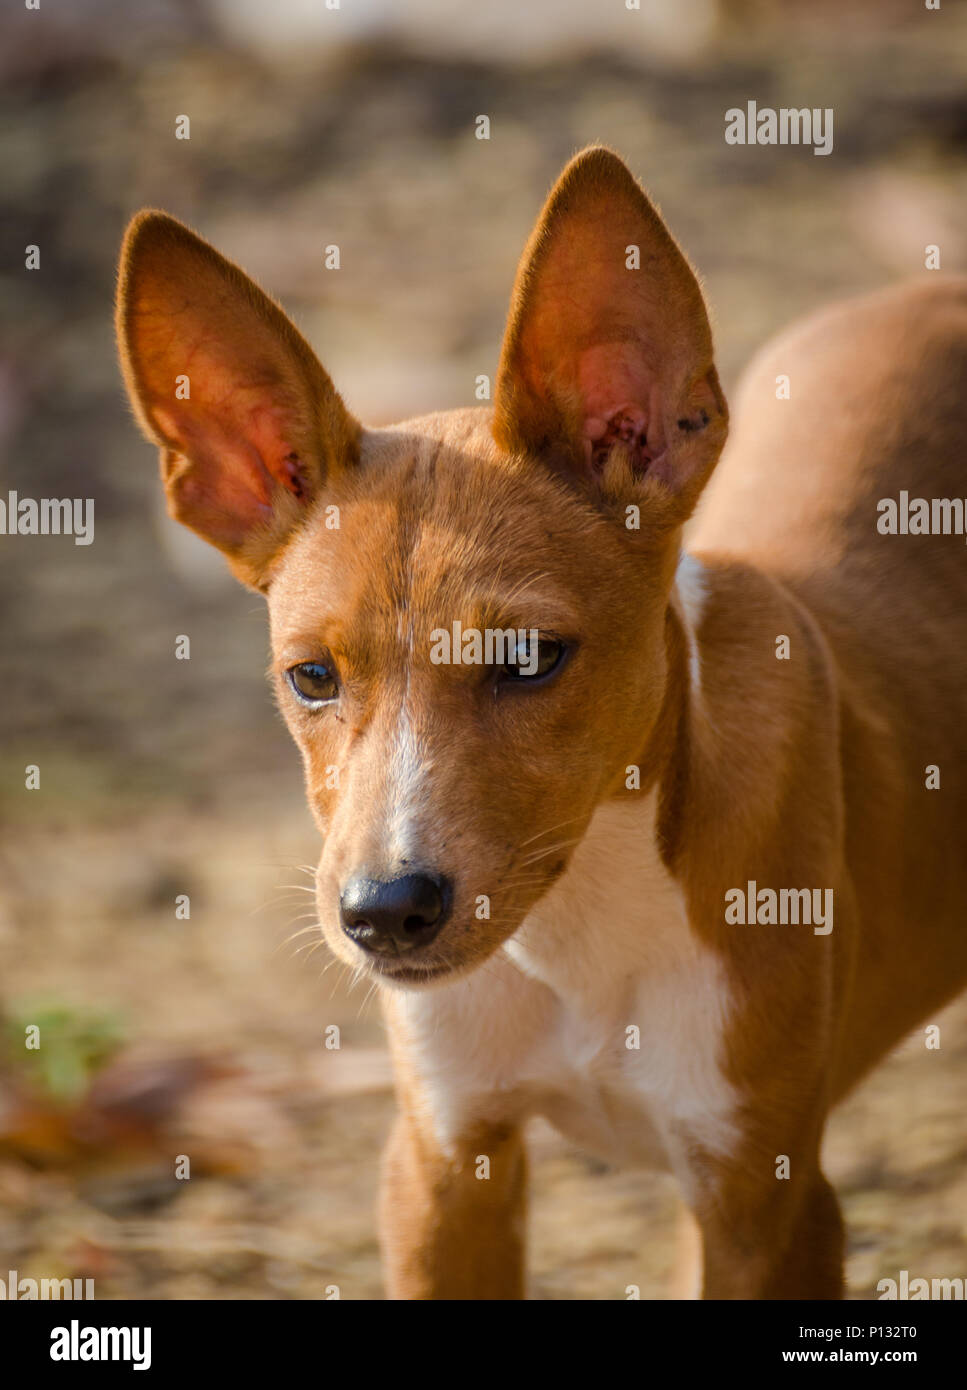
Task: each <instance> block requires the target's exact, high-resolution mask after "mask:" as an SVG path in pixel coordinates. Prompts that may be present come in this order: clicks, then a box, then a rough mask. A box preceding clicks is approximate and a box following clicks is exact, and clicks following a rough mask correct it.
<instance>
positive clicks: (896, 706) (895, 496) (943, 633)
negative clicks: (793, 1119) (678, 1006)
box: [692, 276, 967, 1088]
mask: <svg viewBox="0 0 967 1390" xmlns="http://www.w3.org/2000/svg"><path fill="white" fill-rule="evenodd" d="M965 388H967V279H964V278H954V277H944V278H941V277H939V276H936V277H928V278H927V279H926V280H924V281H921V282H917V283H912V284H907V285H904V286H901V287H899V288H895V289H890V290H887V291H884V292H881V293H877V294H874V295H870V296H868V297H866V298H864V299H860V300H853V301H850V302H848V303H846V304H843V305H838V306H836V307H834V308H832V309H829V310H826V311H824V312H822V313H819V314H817V315H815V316H813V317H812V318H810V319H808V320H807V321H806V322H804V323H802V324H800V325H797V326H796V327H795V328H794V329H792V330H791V331H789V332H788V333H786V334H784V335H783V336H781V337H780V338H778V339H776V340H775V342H774V343H772V344H770V345H769V346H768V347H767V348H766V349H765V350H764V351H763V352H762V353H761V354H760V355H759V357H758V358H757V359H756V361H755V362H754V363H753V364H752V366H751V367H750V369H749V371H748V372H747V374H746V377H745V380H744V383H743V387H742V390H741V392H740V394H739V399H738V405H737V408H736V410H735V412H734V415H733V424H732V431H731V437H730V440H729V443H728V445H727V447H726V450H725V452H724V454H723V457H722V459H721V461H720V463H719V466H718V468H717V470H716V473H715V475H714V477H713V479H712V482H711V484H710V486H709V488H708V490H707V493H706V498H705V502H704V505H703V509H702V511H701V514H700V516H699V518H698V520H697V522H696V526H695V533H694V536H693V539H692V545H693V546H694V547H695V548H696V549H698V550H700V551H706V550H707V551H710V552H714V553H716V554H718V555H722V556H725V555H728V556H733V557H735V558H736V559H740V560H741V561H743V562H744V561H749V562H751V563H752V564H754V565H756V566H757V568H759V569H760V570H763V571H765V572H767V573H769V574H771V575H773V576H775V577H776V578H777V579H779V580H780V581H781V582H782V583H783V584H784V585H786V586H787V587H788V588H789V589H790V590H791V591H792V592H793V593H794V594H795V595H796V596H797V597H798V598H800V599H801V600H802V601H803V603H804V604H805V606H806V607H807V608H808V610H809V612H810V613H811V614H812V615H813V616H814V617H815V618H816V620H817V622H818V624H819V627H820V629H821V631H822V633H823V636H824V638H825V640H826V642H827V643H828V646H829V649H830V652H831V654H832V657H833V659H834V662H835V667H836V672H837V678H838V684H839V687H840V692H841V701H840V718H841V743H842V763H843V798H844V810H845V817H846V844H847V854H848V859H849V862H850V865H851V870H852V877H853V882H854V884H855V886H856V890H857V900H858V902H859V903H860V904H862V917H861V931H860V939H859V952H858V958H857V965H856V974H855V981H856V986H855V988H854V990H853V995H852V998H851V999H850V1000H849V1002H848V1004H847V1007H846V1010H845V1019H846V1024H845V1026H846V1036H845V1040H844V1047H843V1050H842V1051H843V1063H842V1068H841V1088H842V1086H845V1085H848V1084H850V1083H851V1082H852V1080H854V1079H855V1078H856V1077H857V1076H859V1075H861V1074H862V1072H863V1071H864V1070H865V1069H866V1067H867V1066H868V1065H869V1064H870V1063H872V1062H873V1061H874V1060H875V1059H876V1056H877V1055H878V1054H879V1052H880V1051H882V1050H883V1049H884V1048H886V1047H888V1046H890V1045H891V1043H892V1042H893V1041H894V1040H896V1039H897V1038H899V1037H900V1036H902V1034H903V1033H904V1032H905V1031H906V1030H907V1029H909V1028H910V1027H912V1026H913V1025H914V1024H915V1023H917V1022H918V1021H920V1020H921V1019H923V1018H925V1017H926V1016H927V1014H928V1013H929V1011H930V1010H932V1009H935V1008H937V1007H938V1006H939V1005H940V1004H941V1003H943V1002H944V1001H945V1000H947V999H949V998H950V997H952V996H953V995H954V994H955V993H956V992H957V991H958V989H960V988H961V987H962V986H963V983H964V980H965V978H967V924H965V923H964V915H963V904H964V902H965V900H967V856H965V855H964V854H963V852H962V847H963V841H964V825H965V824H967V778H965V776H964V768H965V767H967V655H965V652H967V640H965V639H967V550H965V539H967V538H965V536H964V535H963V534H957V533H956V531H955V529H954V528H955V527H956V524H957V518H958V515H962V512H961V511H960V509H961V508H964V507H967V501H965V499H967V467H965V458H964V453H965V441H967V389H965ZM903 492H906V493H907V495H908V499H909V501H908V503H907V507H908V509H909V507H910V506H912V505H913V499H916V498H923V499H926V501H927V502H928V503H931V502H932V501H933V500H934V499H946V501H949V502H950V504H951V506H950V507H949V508H948V507H947V506H946V502H945V504H944V506H943V507H942V508H940V509H935V510H937V516H938V517H939V518H940V521H941V523H942V521H943V517H944V515H949V516H950V517H951V518H952V522H953V525H952V528H951V532H952V533H951V534H943V533H941V534H909V533H908V534H899V533H898V534H891V533H890V530H889V529H888V527H889V526H890V524H891V515H890V513H891V509H892V508H893V507H894V506H895V507H896V509H897V513H898V514H900V515H901V516H902V508H903V504H902V501H901V493H903ZM881 504H882V505H881ZM897 525H898V528H899V527H902V525H903V522H902V519H898V523H897ZM792 657H793V660H795V653H793V654H792ZM933 768H936V769H937V771H936V772H932V771H929V769H933ZM938 779H939V785H933V784H935V783H936V782H937V781H938Z"/></svg>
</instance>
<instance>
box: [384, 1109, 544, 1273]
mask: <svg viewBox="0 0 967 1390" xmlns="http://www.w3.org/2000/svg"><path fill="white" fill-rule="evenodd" d="M525 1183H526V1159H525V1153H524V1146H523V1143H522V1141H521V1136H520V1133H519V1131H518V1130H516V1129H513V1128H510V1127H506V1126H494V1127H491V1126H488V1125H481V1126H479V1127H477V1128H476V1129H475V1130H474V1132H473V1133H472V1134H468V1135H467V1136H465V1137H463V1138H461V1139H460V1140H459V1141H458V1142H456V1143H455V1144H454V1145H453V1146H452V1147H450V1148H449V1149H448V1152H446V1153H444V1152H443V1150H442V1149H441V1147H440V1146H439V1144H438V1142H437V1141H436V1139H435V1138H434V1137H433V1135H432V1133H431V1132H430V1127H429V1125H428V1123H427V1121H426V1119H425V1118H423V1117H422V1116H419V1115H418V1114H417V1113H416V1112H415V1108H410V1107H409V1106H407V1105H406V1104H405V1102H404V1105H403V1109H402V1111H401V1113H400V1115H399V1116H398V1117H397V1120H396V1124H395V1126H394V1129H393V1132H392V1135H391V1137H390V1141H389V1145H388V1147H387V1149H386V1153H385V1155H384V1159H383V1181H382V1189H381V1193H380V1235H381V1243H382V1248H383V1261H384V1266H385V1271H386V1283H387V1291H388V1293H389V1296H390V1298H404V1299H411V1298H412V1299H425V1298H454V1299H477V1298H480V1299H514V1298H523V1296H524V1212H525Z"/></svg>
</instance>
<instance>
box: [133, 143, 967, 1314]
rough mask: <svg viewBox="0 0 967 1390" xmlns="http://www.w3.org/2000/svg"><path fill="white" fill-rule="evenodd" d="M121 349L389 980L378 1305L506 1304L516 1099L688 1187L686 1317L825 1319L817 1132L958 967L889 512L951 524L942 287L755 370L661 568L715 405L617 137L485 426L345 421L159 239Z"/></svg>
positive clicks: (569, 222) (901, 546)
mask: <svg viewBox="0 0 967 1390" xmlns="http://www.w3.org/2000/svg"><path fill="white" fill-rule="evenodd" d="M118 333H119V338H120V343H121V357H122V363H123V368H124V375H125V380H126V382H127V386H128V390H129V392H130V395H131V399H132V401H133V403H134V406H135V409H136V411H137V413H138V417H139V419H140V421H141V423H142V425H143V427H144V429H145V431H146V432H147V434H148V435H149V436H150V438H151V439H153V440H154V441H155V442H156V443H157V444H159V445H160V447H161V451H162V453H161V458H162V472H163V476H164V482H165V488H166V491H167V495H168V502H169V507H170V511H171V514H172V515H173V516H174V517H176V518H177V519H178V520H179V521H182V522H183V523H184V524H185V525H187V526H190V527H191V528H192V529H193V530H195V531H197V532H199V533H200V534H201V535H202V536H204V537H205V538H206V539H208V540H209V541H211V542H212V543H213V544H214V545H216V546H218V547H219V548H220V549H221V550H222V551H223V552H224V553H225V554H226V556H227V557H228V560H229V563H230V565H231V567H232V569H233V571H234V572H235V574H236V575H237V576H238V577H239V578H240V579H242V580H243V581H244V582H245V583H246V584H249V585H250V586H252V587H253V588H255V589H258V590H260V591H262V592H263V593H265V594H266V596H267V598H268V602H269V611H270V615H271V627H272V647H273V652H274V670H275V681H276V685H277V690H278V698H279V703H280V706H281V708H282V710H283V713H284V715H285V718H286V720H287V721H288V724H289V727H290V728H291V730H292V733H293V736H294V738H295V739H296V742H297V743H298V745H299V747H300V749H301V751H302V755H303V758H304V762H305V771H306V784H307V789H308V797H309V804H310V806H311V808H312V811H313V814H314V815H315V818H316V820H317V822H318V825H319V828H320V830H321V831H322V834H323V836H324V846H323V851H322V856H321V859H320V861H319V868H318V874H317V903H318V912H319V920H320V923H321V927H322V931H323V933H324V935H325V937H326V940H327V941H328V943H329V945H330V946H331V948H332V950H333V951H334V952H335V953H336V954H337V955H338V956H339V957H340V958H341V959H343V960H345V961H348V962H349V963H351V964H352V965H354V966H356V967H357V968H358V970H359V971H360V972H362V973H367V974H369V975H372V976H373V977H374V978H375V979H377V980H378V981H379V984H380V987H381V993H382V995H383V999H384V1003H385V1009H386V1016H387V1019H388V1022H389V1027H390V1031H391V1036H392V1045H393V1052H394V1056H395V1060H396V1067H397V1074H398V1081H399V1098H400V1116H399V1120H398V1123H397V1126H396V1129H395V1131H394V1134H393V1137H392V1140H391V1142H390V1147H389V1151H388V1154H387V1159H386V1169H385V1183H384V1191H383V1197H382V1226H383V1242H384V1249H385V1256H386V1265H387V1273H388V1280H389V1287H390V1291H391V1293H392V1294H393V1295H394V1296H397V1297H403V1298H434V1297H451V1298H509V1297H519V1296H521V1295H522V1293H523V1291H524V1269H523V1248H524V1203H525V1162H524V1154H523V1149H522V1145H521V1137H520V1136H521V1128H522V1126H523V1125H524V1123H525V1121H526V1120H527V1118H528V1117H529V1116H530V1115H533V1114H536V1113H542V1114H544V1115H546V1116H547V1117H548V1118H549V1119H551V1121H552V1122H553V1123H555V1124H556V1125H557V1126H558V1127H559V1128H560V1129H561V1130H562V1131H563V1132H564V1133H566V1134H568V1135H570V1136H571V1137H573V1138H574V1139H575V1140H576V1141H577V1142H579V1143H581V1144H582V1145H584V1146H586V1147H588V1148H591V1149H595V1150H597V1151H598V1152H600V1153H601V1154H603V1155H605V1156H606V1157H608V1158H613V1159H618V1160H628V1161H642V1160H644V1161H648V1162H652V1163H657V1164H661V1165H663V1166H667V1167H670V1168H671V1169H672V1170H673V1171H674V1172H675V1173H676V1175H677V1176H678V1178H679V1180H680V1184H681V1187H682V1190H683V1193H684V1196H685V1198H686V1201H687V1203H688V1205H689V1207H690V1208H691V1210H692V1211H693V1212H694V1214H695V1217H696V1218H697V1221H698V1224H699V1226H700V1228H701V1233H702V1245H703V1252H704V1279H703V1287H704V1292H705V1295H706V1296H707V1297H713V1298H716V1297H752V1298H770V1297H771V1298H828V1297H835V1296H837V1295H839V1294H840V1293H841V1291H842V1280H843V1276H842V1243H843V1242H842V1223H841V1219H840V1214H839V1208H838V1205H837V1201H836V1198H835V1196H834V1194H833V1192H832V1190H831V1188H830V1186H829V1184H828V1183H827V1181H826V1179H825V1178H824V1176H823V1174H822V1171H821V1167H820V1141H821V1138H822V1133H823V1126H824V1123H825V1118H826V1114H827V1112H828V1110H829V1107H830V1106H831V1105H832V1104H833V1103H834V1102H835V1101H836V1100H838V1099H839V1098H840V1097H841V1096H842V1095H843V1094H844V1093H845V1092H846V1091H847V1090H848V1089H849V1088H850V1087H851V1086H853V1085H854V1084H855V1083H856V1082H857V1081H858V1080H859V1078H860V1077H862V1076H863V1075H864V1073H865V1072H867V1071H868V1070H869V1068H870V1067H871V1066H872V1065H873V1064H874V1063H875V1062H876V1061H877V1059H878V1058H880V1057H882V1056H883V1054H884V1053H885V1052H886V1051H887V1049H889V1048H890V1047H891V1046H892V1045H893V1044H894V1043H896V1042H897V1041H898V1040H899V1039H900V1038H901V1037H902V1036H903V1035H904V1033H906V1032H907V1031H908V1030H909V1029H911V1028H912V1027H913V1026H914V1025H915V1024H916V1023H917V1022H918V1021H921V1020H925V1019H927V1018H929V1017H930V1016H931V1014H932V1013H933V1011H935V1010H937V1009H938V1008H939V1007H940V1006H941V1005H942V1004H943V1003H944V1002H945V1001H946V1000H948V999H950V998H951V997H952V995H953V994H954V993H955V992H956V991H957V990H958V989H959V988H960V987H961V986H962V985H963V984H964V982H965V980H967V929H965V926H964V921H963V913H964V903H965V901H967V857H965V855H964V853H963V835H964V825H965V801H967V790H965V787H967V782H965V775H964V769H965V766H967V680H965V671H964V654H963V653H964V640H963V639H964V636H965V629H967V565H965V554H964V548H963V544H964V543H963V539H962V538H960V539H958V538H956V537H954V536H953V535H950V534H939V535H936V534H909V533H907V534H889V533H888V532H887V530H886V529H885V525H884V517H886V518H887V522H888V521H889V516H888V513H889V507H890V502H891V499H894V500H897V499H899V497H900V494H901V492H907V493H915V494H916V495H917V496H919V497H923V498H925V499H948V500H947V503H946V513H945V514H946V515H947V516H948V517H949V518H953V519H954V520H956V509H955V503H956V505H957V506H960V508H961V513H960V515H961V519H962V508H963V494H964V492H965V486H964V485H965V481H967V473H965V470H964V463H963V440H964V438H965V435H967V392H965V390H964V384H965V381H967V282H963V281H958V280H950V279H948V280H940V279H939V278H937V277H934V276H932V275H930V276H925V279H924V281H923V283H922V284H918V285H916V286H910V287H906V288H902V289H899V290H896V291H890V292H887V293H883V294H879V295H876V296H874V297H872V298H869V299H867V300H863V301H860V302H858V303H855V304H849V305H847V306H845V307H843V308H839V309H836V310H834V311H831V312H829V313H826V314H825V315H822V316H820V317H818V318H815V319H813V320H811V321H810V322H808V323H807V324H806V325H805V326H803V327H801V328H798V329H797V330H795V332H794V333H793V334H791V335H790V336H789V337H788V338H786V339H784V340H782V341H781V342H779V343H778V344H777V345H776V346H775V348H773V349H772V350H770V352H769V354H768V355H767V356H765V357H763V358H762V359H761V360H760V361H759V363H758V364H757V366H756V367H755V368H754V370H753V371H752V373H751V374H750V375H749V377H748V378H747V381H746V384H745V389H744V393H743V397H742V403H741V406H740V409H739V413H738V422H737V428H736V429H735V431H734V435H733V439H732V442H731V444H730V448H729V450H728V452H727V454H726V457H725V460H724V462H723V465H722V467H721V468H720V469H719V472H718V474H717V475H716V479H715V483H714V484H713V486H712V487H711V488H710V489H709V495H708V499H707V502H706V505H705V506H704V508H703V510H702V513H701V515H700V517H699V519H698V521H697V525H696V530H695V532H694V534H693V535H692V536H691V537H690V551H689V553H688V554H684V553H683V552H682V528H683V526H684V524H685V522H686V521H687V520H688V518H689V516H690V515H691V513H692V511H693V509H694V508H695V505H696V503H697V501H698V499H699V495H700V493H701V492H702V489H703V488H704V486H705V484H706V482H707V481H708V479H709V476H710V474H711V472H712V469H713V466H714V465H715V463H716V460H717V458H718V456H719V454H720V452H721V450H722V446H723V444H724V442H725V436H726V406H725V401H724V399H723V396H722V392H721V389H720V387H719V382H718V378H717V376H716V372H715V367H714V364H713V357H712V342H711V335H710V331H709V324H708V318H707V315H706V311H705V306H704V303H703V299H702V295H701V292H700V290H699V286H698V284H697V282H696V280H695V277H694V275H693V274H692V271H691V270H690V269H689V266H688V264H687V262H686V261H685V259H684V257H683V256H682V254H681V252H680V251H679V250H678V248H677V246H676V245H675V243H674V241H673V240H672V238H671V236H670V235H669V233H668V231H667V230H666V228H665V226H664V224H663V223H662V221H661V219H660V217H659V216H658V214H657V213H656V212H655V210H654V208H653V207H652V206H651V204H650V203H649V202H648V199H647V198H646V197H645V195H644V193H643V192H642V190H641V188H640V187H639V186H638V184H637V183H636V182H635V180H634V179H633V178H632V176H631V175H630V174H629V172H628V170H627V169H626V168H625V166H624V165H623V164H622V163H621V161H620V160H619V159H618V158H617V157H616V156H615V155H614V154H612V153H610V152H609V151H608V150H605V149H600V148H594V149H589V150H585V151H584V152H583V153H582V154H581V155H579V156H578V157H577V158H576V159H575V160H574V161H572V163H571V164H570V165H569V166H568V167H567V169H566V170H565V171H564V173H563V174H562V176H561V178H560V180H559V181H558V183H557V185H556V186H555V188H554V190H553V192H552V193H551V195H550V198H549V200H548V203H547V205H546V207H545V209H544V211H543V213H542V215H541V218H540V220H539V222H538V225H537V228H536V230H535V232H534V234H533V236H532V238H531V240H530V243H529V245H528V247H527V249H526V250H525V252H524V256H523V259H522V261H521V265H520V270H519V272H518V276H517V284H516V287H515V289H514V294H513V301H512V305H511V311H510V320H509V324H508V328H507V334H506V338H505V342H504V347H503V353H502V357H501V362H500V370H499V376H498V380H497V386H496V395H495V403H494V408H493V410H490V409H467V410H457V411H451V412H447V413H444V414H440V415H434V416H429V417H426V418H423V419H418V420H411V421H409V422H407V423H406V424H403V425H399V426H396V427H394V428H391V429H376V430H366V429H363V428H362V427H361V426H360V425H359V424H358V423H357V422H356V420H354V419H353V418H352V416H351V415H350V414H349V413H348V411H347V410H346V408H345V406H344V405H343V402H342V401H341V400H340V398H339V396H338V395H337V393H336V391H335V389H334V387H333V385H332V383H331V381H330V380H329V377H328V376H327V375H326V373H325V372H324V371H323V369H322V367H321V366H320V365H319V363H318V361H317V360H316V358H315V356H314V355H313V353H312V351H311V349H310V348H309V347H308V345H307V344H306V342H305V341H304V339H303V338H302V337H301V336H300V335H299V333H298V332H297V330H296V329H295V328H294V327H293V325H292V324H291V323H290V321H289V320H288V319H287V318H286V317H285V315H284V314H283V313H282V311H281V310H280V309H279V308H278V307H277V306H276V305H275V304H274V303H272V302H271V301H270V300H269V299H268V298H267V297H266V296H265V295H264V294H263V293H262V292H261V291H260V290H259V289H258V288H257V287H256V286H255V285H253V284H252V282H251V281H250V280H248V279H247V278H246V277H245V276H244V275H243V273H242V272H241V271H240V270H239V269H238V268H237V267H236V266H234V265H231V264H230V263H228V262H227V261H225V260H224V259H223V258H222V257H221V256H219V255H218V253H217V252H215V251H214V250H213V249H212V248H211V247H210V246H208V245H207V244H206V243H205V242H203V241H201V240H199V238H198V237H196V236H195V235H194V234H193V233H192V232H190V231H188V230H187V228H185V227H184V226H182V225H181V224H180V223H178V222H176V221H174V220H173V219H172V218H170V217H167V216H165V215H164V214H163V213H157V212H146V213H142V214H140V215H139V216H138V217H137V218H135V220H134V222H133V223H132V224H131V227H130V229H129V231H128V235H127V238H126V241H125V245H124V250H123V255H122V264H121V283H120V291H119V299H118ZM780 378H783V379H788V383H789V389H788V390H786V389H785V388H784V387H783V386H779V387H777V379H780ZM186 380H187V383H188V385H187V386H186V385H185V382H186ZM957 494H959V495H960V496H959V499H958V498H957ZM951 499H953V500H951ZM897 505H900V504H899V501H898V500H897ZM925 505H926V504H925ZM901 529H902V528H901ZM941 529H942V528H941ZM948 529H949V528H948ZM961 529H962V527H961ZM929 1058H930V1053H929V1052H926V1051H925V1053H924V1063H923V1065H924V1068H925V1069H926V1068H928V1067H929V1065H930V1061H929ZM616 1293H618V1294H619V1295H620V1291H616Z"/></svg>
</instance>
